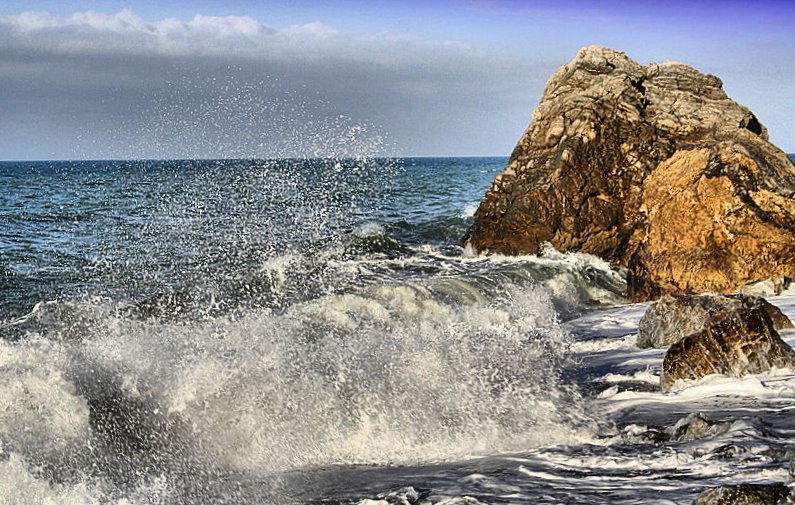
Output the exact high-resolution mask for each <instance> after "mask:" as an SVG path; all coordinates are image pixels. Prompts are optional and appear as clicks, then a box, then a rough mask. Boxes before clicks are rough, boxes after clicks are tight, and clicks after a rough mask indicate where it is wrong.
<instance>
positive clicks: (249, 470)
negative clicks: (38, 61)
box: [0, 158, 795, 505]
mask: <svg viewBox="0 0 795 505" xmlns="http://www.w3.org/2000/svg"><path fill="white" fill-rule="evenodd" d="M506 161H507V160H506V159H505V158H405V159H372V158H352V159H323V160H299V159H296V160H239V161H234V160H227V161H118V162H14V163H11V162H7V163H0V183H2V187H3V188H4V191H3V192H2V194H0V252H1V255H0V337H1V338H0V388H2V391H3V393H2V395H0V489H2V490H3V493H2V494H3V495H4V497H3V498H0V503H68V504H84V503H85V504H95V503H97V504H99V503H101V504H105V503H109V504H144V503H146V504H150V503H163V504H172V503H173V504H183V503H184V504H216V503H229V504H232V503H234V504H260V503H262V504H271V503H274V504H281V503H288V504H289V503H364V504H366V503H373V502H376V503H381V504H383V503H390V504H393V503H419V502H426V503H440V502H444V503H447V504H448V505H450V504H454V503H456V504H457V503H460V504H477V503H568V502H588V503H654V502H658V503H689V501H690V500H692V497H693V496H694V494H695V493H696V492H697V491H698V490H699V489H700V488H701V487H703V486H704V485H708V484H711V483H721V482H724V481H733V480H737V481H748V480H753V481H760V480H786V478H787V470H786V469H787V465H788V461H789V456H790V454H792V453H793V451H792V447H791V443H790V441H789V440H790V438H791V434H792V432H793V423H791V422H790V421H788V419H789V416H787V411H788V410H787V409H789V408H790V405H791V401H792V399H793V398H795V379H793V378H792V376H791V375H792V374H791V373H789V372H787V371H782V372H781V374H779V375H774V376H770V377H762V378H750V379H744V380H741V381H728V380H724V381H723V382H721V381H720V380H719V379H714V378H713V379H710V380H707V381H705V382H704V383H701V384H697V385H695V386H694V387H693V388H691V389H689V390H687V391H690V392H689V393H688V392H680V393H676V394H668V395H663V394H661V393H658V392H656V391H657V388H656V381H658V380H659V368H660V364H661V356H662V350H637V349H634V347H633V345H632V343H633V339H634V332H635V331H636V326H637V320H638V318H639V317H640V315H641V314H642V312H643V309H644V306H643V305H634V306H632V305H626V302H625V300H624V298H623V292H624V289H625V285H624V281H623V272H621V271H619V270H616V269H613V268H611V267H610V266H609V265H607V264H606V263H605V262H603V261H601V260H599V259H597V258H594V257H592V256H587V255H578V254H561V253H557V252H555V251H554V250H551V249H550V250H548V251H545V253H544V254H542V255H541V256H538V257H536V256H527V257H518V258H507V257H500V256H485V257H484V256H478V257H475V256H473V255H472V254H471V251H468V250H466V249H465V248H461V247H459V246H458V240H459V238H460V237H461V236H462V235H463V234H464V233H465V231H466V229H467V227H468V226H469V225H470V224H471V222H472V215H473V213H474V211H475V209H476V207H477V203H478V201H479V199H480V198H481V196H482V195H483V193H484V192H485V190H486V189H487V187H488V185H489V184H490V183H491V181H492V180H493V178H494V177H495V176H496V175H497V174H498V173H499V171H500V170H501V169H502V168H503V166H504V165H505V163H506ZM779 302H780V304H781V305H782V306H783V308H784V310H785V311H788V313H789V314H790V315H791V316H792V315H793V312H795V302H793V299H792V298H786V297H785V298H782V299H780V300H779ZM787 337H788V338H790V339H792V338H795V335H785V338H787ZM716 381H717V382H716ZM787 402H790V403H787ZM718 406H719V408H718ZM698 410H707V411H709V412H711V413H712V414H711V415H713V416H715V418H716V419H719V420H723V421H726V422H727V423H728V424H727V425H726V426H727V427H726V430H724V431H723V432H722V433H721V434H719V435H718V436H716V437H713V438H711V439H709V440H707V441H690V442H677V443H662V442H655V441H653V440H651V439H650V438H648V437H646V438H644V436H642V434H643V433H646V432H648V430H649V429H656V428H655V427H660V426H663V425H665V424H672V423H674V422H676V420H677V419H678V418H679V417H682V416H684V415H687V414H688V413H690V412H692V411H698ZM751 411H753V413H751ZM760 412H762V413H761V414H760ZM765 412H766V413H767V414H765ZM3 500H6V501H3ZM368 500H369V501H368Z"/></svg>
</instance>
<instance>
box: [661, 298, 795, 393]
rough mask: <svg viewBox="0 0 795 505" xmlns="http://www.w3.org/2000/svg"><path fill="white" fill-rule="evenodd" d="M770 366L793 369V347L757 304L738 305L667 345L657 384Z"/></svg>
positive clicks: (669, 384)
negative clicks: (697, 330)
mask: <svg viewBox="0 0 795 505" xmlns="http://www.w3.org/2000/svg"><path fill="white" fill-rule="evenodd" d="M774 367H776V368H795V350H793V349H792V348H791V347H790V346H789V345H787V344H786V343H785V342H784V341H783V340H781V337H780V336H779V334H778V332H777V331H776V329H775V327H774V325H773V322H772V321H771V319H770V317H769V316H768V315H767V314H766V312H765V311H764V310H763V309H762V308H761V307H760V306H751V307H741V308H737V309H734V310H731V311H729V312H727V313H725V314H721V315H720V317H718V318H716V319H714V320H711V321H709V322H708V323H707V324H706V326H705V327H704V329H703V330H701V331H699V332H697V333H693V334H691V335H689V336H687V337H685V338H683V339H682V340H680V341H678V342H676V343H675V344H673V345H671V347H670V348H669V349H668V352H666V353H665V358H664V359H663V369H662V376H661V378H660V387H661V389H662V390H663V391H669V390H670V389H671V387H672V386H673V384H674V383H675V382H676V381H677V380H680V379H698V378H700V377H704V376H706V375H710V374H723V375H727V376H730V377H740V376H743V375H747V374H756V373H763V372H767V371H769V370H770V369H772V368H774Z"/></svg>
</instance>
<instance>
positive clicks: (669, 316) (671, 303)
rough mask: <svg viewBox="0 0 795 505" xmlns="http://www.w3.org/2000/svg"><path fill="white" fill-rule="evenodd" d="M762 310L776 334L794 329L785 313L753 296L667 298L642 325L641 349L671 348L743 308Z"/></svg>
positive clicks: (655, 305)
mask: <svg viewBox="0 0 795 505" xmlns="http://www.w3.org/2000/svg"><path fill="white" fill-rule="evenodd" d="M753 307H758V308H760V309H761V310H762V311H763V312H764V313H765V314H766V315H767V316H768V317H769V318H770V320H771V322H772V323H773V327H774V328H775V329H776V330H782V329H787V328H792V327H793V325H792V321H790V320H789V318H788V317H787V316H785V315H784V313H782V312H781V309H779V308H778V307H776V306H774V305H772V304H770V303H769V302H768V301H767V300H765V299H764V298H760V297H757V296H749V295H728V296H721V295H678V296H664V297H662V298H660V299H659V300H657V301H656V302H654V303H652V304H651V305H650V306H649V308H648V310H646V313H645V314H644V315H643V318H641V320H640V323H639V325H638V340H637V344H638V347H641V348H647V347H667V346H670V345H672V344H675V343H676V342H678V341H680V340H682V339H683V338H685V337H686V336H688V335H690V334H693V333H696V332H698V331H701V330H703V329H704V327H705V326H706V325H708V324H709V323H710V322H711V321H716V320H719V319H722V318H723V317H726V316H727V315H728V314H729V313H730V312H731V311H733V310H738V309H742V308H753Z"/></svg>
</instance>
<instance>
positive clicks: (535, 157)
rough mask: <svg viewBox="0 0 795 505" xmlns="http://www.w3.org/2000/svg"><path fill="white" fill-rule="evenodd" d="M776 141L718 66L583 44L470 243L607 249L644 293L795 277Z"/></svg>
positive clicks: (526, 250)
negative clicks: (649, 58) (658, 60)
mask: <svg viewBox="0 0 795 505" xmlns="http://www.w3.org/2000/svg"><path fill="white" fill-rule="evenodd" d="M767 139H768V136H767V130H766V129H765V127H764V126H763V125H762V124H761V123H760V122H759V120H758V119H757V118H756V116H755V115H754V114H753V113H752V112H751V111H750V110H748V109H747V108H745V107H743V106H741V105H739V104H737V103H736V102H734V101H733V100H731V99H730V98H729V97H728V96H727V95H726V93H725V92H724V91H723V89H722V82H721V81H720V79H718V78H717V77H715V76H712V75H709V74H702V73H700V72H698V71H697V70H695V69H693V68H692V67H689V66H687V65H684V64H681V63H672V62H666V63H663V64H660V65H657V64H652V65H648V66H645V67H644V66H641V65H640V64H638V63H637V62H635V61H633V60H631V59H630V58H628V57H627V56H626V55H625V54H624V53H623V52H620V51H615V50H611V49H606V48H603V47H597V46H592V47H587V48H584V49H582V50H581V51H580V52H579V53H578V54H577V56H576V57H575V58H574V60H573V61H572V62H570V63H569V64H567V65H565V66H563V67H561V68H560V69H559V70H558V71H556V72H555V73H554V74H553V75H552V77H551V78H550V79H549V81H548V83H547V86H546V89H545V91H544V95H543V97H542V100H541V103H540V104H539V106H538V108H537V109H536V111H535V112H534V113H533V120H532V123H531V124H530V126H529V127H528V129H527V130H526V131H525V133H524V135H523V136H522V138H521V139H520V140H519V143H518V144H517V146H516V148H515V149H514V151H513V153H512V155H511V158H510V161H509V162H508V165H507V167H506V168H505V170H504V171H503V172H502V173H501V174H500V175H499V176H497V178H496V179H495V180H494V182H493V183H492V186H491V188H490V189H489V190H488V192H487V193H486V195H485V197H484V199H483V201H482V202H481V204H480V207H479V208H478V210H477V212H476V214H475V223H474V225H473V226H472V228H471V229H470V231H469V232H468V234H467V235H466V236H465V237H464V239H463V242H469V243H471V245H472V246H473V247H474V248H475V249H476V250H478V251H491V252H497V253H503V254H537V253H540V252H541V251H542V248H543V244H544V243H546V242H549V243H551V244H552V245H553V246H554V247H555V248H556V249H558V250H560V251H580V252H586V253H591V254H595V255H598V256H600V257H602V258H604V259H606V260H608V261H610V262H612V263H614V264H617V265H621V266H625V267H627V268H628V295H629V297H630V298H631V299H632V300H635V301H640V300H648V299H655V298H657V297H659V296H662V295H664V294H674V293H701V292H708V291H709V292H733V291H736V290H738V289H740V288H742V287H743V286H746V285H749V284H753V283H758V282H760V281H765V280H766V279H779V280H780V279H786V278H792V277H795V262H794V261H793V258H795V200H793V199H792V196H793V195H795V165H793V163H792V162H791V161H790V160H789V159H788V158H787V156H786V155H785V154H784V153H783V152H782V151H781V150H779V149H778V148H776V147H775V146H773V145H771V144H770V143H769V142H768V140H767Z"/></svg>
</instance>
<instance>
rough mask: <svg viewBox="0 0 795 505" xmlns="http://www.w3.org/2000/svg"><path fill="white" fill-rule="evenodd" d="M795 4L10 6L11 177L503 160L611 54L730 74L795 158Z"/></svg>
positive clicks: (4, 81) (3, 123)
mask: <svg viewBox="0 0 795 505" xmlns="http://www.w3.org/2000/svg"><path fill="white" fill-rule="evenodd" d="M793 27H795V2H793V1H791V0H786V1H776V0H768V1H759V0H758V1H753V0H745V1H736V0H725V1H716V0H707V1H698V0H691V1H682V0H668V1H664V2H661V1H654V2H652V1H648V0H634V1H629V0H615V1H610V0H603V1H599V0H573V1H560V0H559V1H529V0H526V1H521V0H442V1H437V2H433V1H430V0H426V1H418V0H405V1H382V0H370V1H354V0H326V1H316V0H292V1H282V0H273V1H267V0H262V1H255V0H224V1H216V0H196V1H185V0H168V1H163V0H158V1H150V0H138V1H124V0H105V1H100V0H71V1H69V2H65V1H62V0H24V1H20V0H3V2H2V3H0V159H4V160H34V159H110V158H112V159H119V158H237V157H280V156H290V157H292V156H360V155H361V156H374V155H388V156H393V155H394V156H491V155H496V156H507V155H508V154H509V153H510V151H511V149H512V148H513V146H514V144H515V143H516V141H517V139H518V138H519V137H520V136H521V134H522V132H523V131H524V129H525V128H526V127H527V125H528V123H529V121H530V118H531V114H532V111H533V109H534V108H535V106H536V105H537V104H538V101H539V100H540V98H541V93H542V91H543V88H544V84H545V82H546V80H547V79H548V77H549V76H550V75H551V74H552V72H553V71H554V70H555V69H556V68H557V67H559V66H561V65H563V64H565V63H567V62H568V61H570V60H571V59H572V58H573V57H574V55H575V54H576V53H577V51H578V49H579V48H581V47H583V46H587V45H592V44H599V45H604V46H608V47H612V48H615V49H620V50H623V51H625V52H626V53H627V54H628V55H629V56H630V57H631V58H633V59H635V60H636V61H638V62H640V63H642V64H648V63H653V62H662V61H664V60H676V61H682V62H685V63H688V64H690V65H693V66H694V67H695V68H697V69H699V70H701V71H703V72H708V73H712V74H715V75H717V76H718V77H720V78H721V79H722V80H723V83H724V89H725V90H726V92H727V93H728V94H729V96H730V97H732V98H733V99H735V100H736V101H738V102H740V103H741V104H743V105H745V106H747V107H749V108H750V109H751V110H752V111H754V113H755V114H756V115H757V117H759V119H760V120H761V121H762V122H763V123H764V124H765V125H766V126H767V127H768V129H769V131H770V137H771V141H772V142H773V143H774V144H776V145H778V146H779V147H780V148H782V149H783V150H785V151H787V152H795V65H793V64H792V63H791V58H792V55H793V54H795V29H793Z"/></svg>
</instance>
